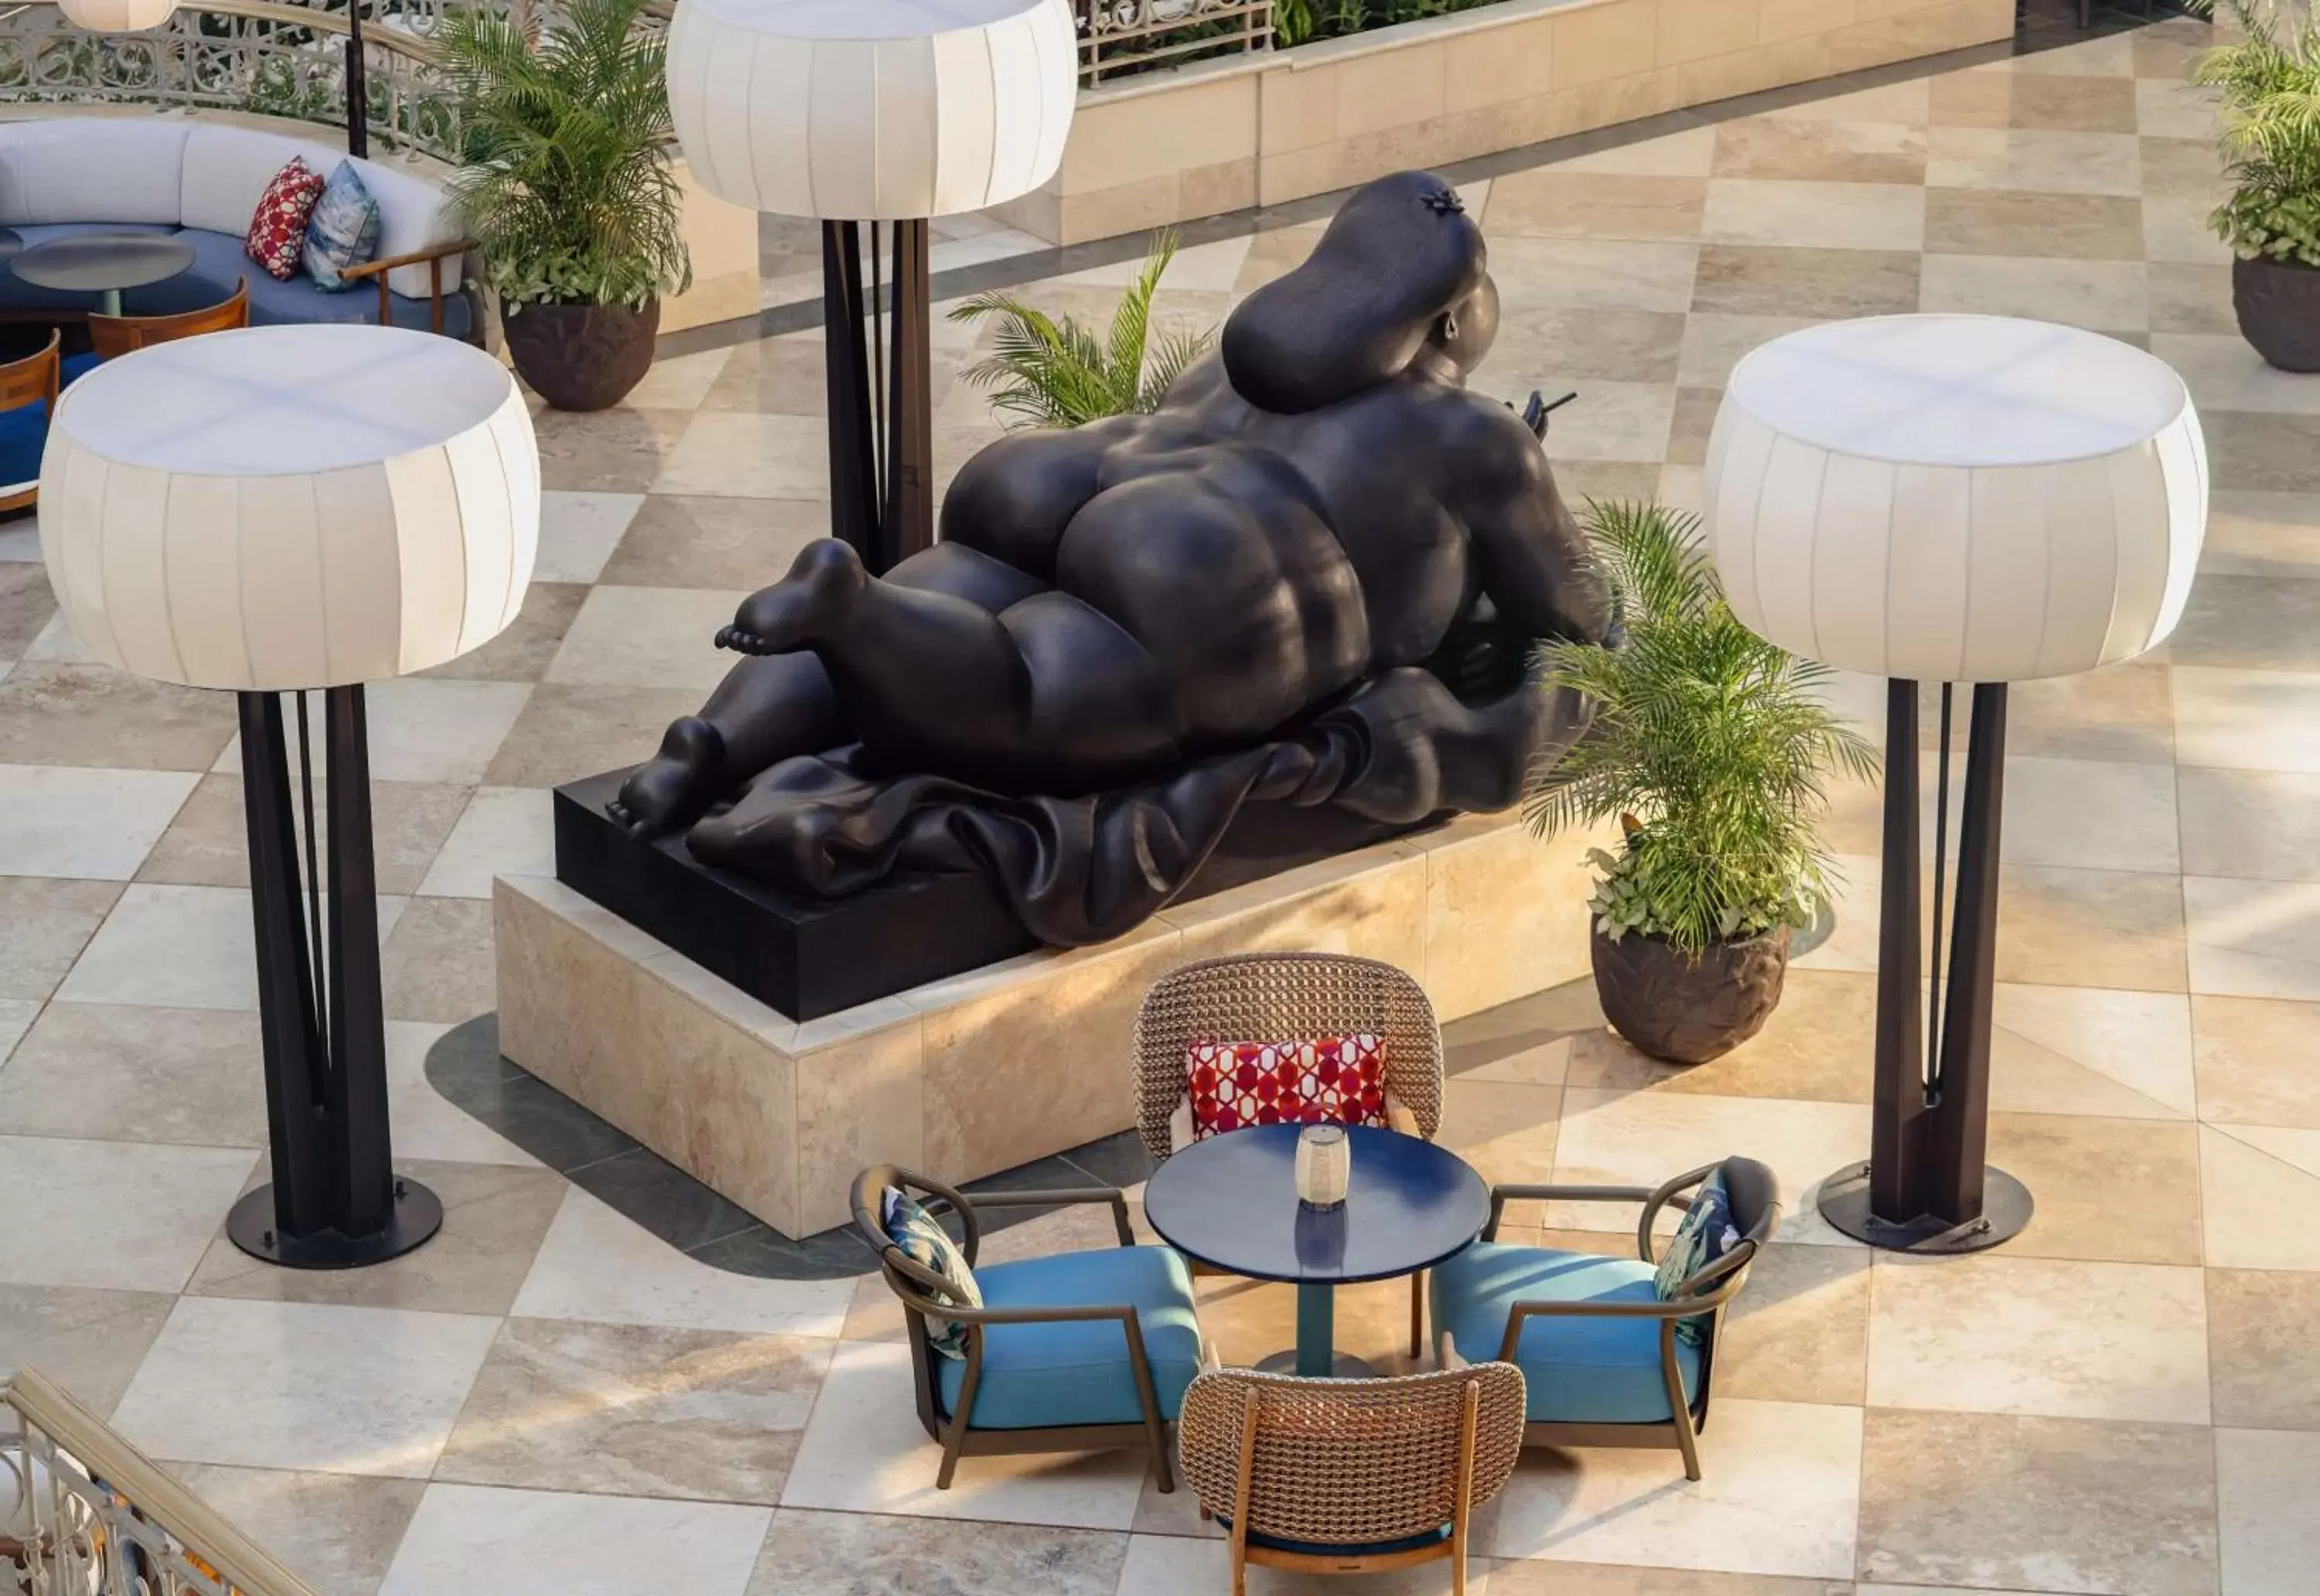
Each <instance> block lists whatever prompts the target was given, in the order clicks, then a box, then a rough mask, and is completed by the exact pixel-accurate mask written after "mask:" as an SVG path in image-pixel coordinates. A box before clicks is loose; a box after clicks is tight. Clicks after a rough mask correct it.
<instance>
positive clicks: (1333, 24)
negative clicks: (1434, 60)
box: [1273, 0, 1496, 49]
mask: <svg viewBox="0 0 2320 1596" xmlns="http://www.w3.org/2000/svg"><path fill="white" fill-rule="evenodd" d="M1495 3H1496V0H1273V37H1274V38H1275V39H1277V40H1278V41H1280V43H1281V44H1282V48H1284V49H1286V48H1288V47H1290V46H1292V45H1298V44H1304V43H1308V42H1310V41H1312V40H1315V39H1341V38H1343V37H1344V36H1345V35H1346V34H1348V33H1365V32H1369V31H1370V30H1371V29H1372V28H1390V27H1391V26H1393V24H1394V23H1412V22H1416V21H1418V19H1419V18H1421V17H1429V16H1447V15H1448V14H1450V13H1452V12H1454V11H1472V10H1473V9H1474V8H1475V7H1476V6H1479V5H1494V4H1495Z"/></svg>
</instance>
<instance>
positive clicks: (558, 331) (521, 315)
mask: <svg viewBox="0 0 2320 1596" xmlns="http://www.w3.org/2000/svg"><path fill="white" fill-rule="evenodd" d="M500 326H501V328H502V330H503V331H504V332H505V333H506V335H507V348H508V358H509V359H510V360H511V361H512V362H513V363H514V366H515V370H516V375H517V376H521V378H523V380H524V381H525V382H527V383H529V384H530V385H531V389H532V391H533V392H534V393H536V394H539V396H540V397H541V398H543V399H545V400H547V401H548V404H552V405H554V406H555V407H556V408H557V409H558V410H605V409H609V408H610V407H611V406H612V405H615V404H619V403H620V402H621V400H622V399H624V398H626V397H627V396H628V392H629V390H630V388H633V387H635V386H636V385H638V384H639V382H642V381H643V380H644V375H645V373H646V371H647V370H648V369H649V368H650V367H651V366H652V358H653V339H654V338H655V337H656V336H657V334H658V333H659V331H660V301H659V300H657V299H649V300H647V301H646V302H645V307H644V309H642V310H639V311H632V310H630V309H629V308H628V307H627V306H625V305H617V304H543V303H538V302H535V303H533V304H525V305H516V306H509V307H507V308H506V309H505V310H503V313H502V314H501V317H500Z"/></svg>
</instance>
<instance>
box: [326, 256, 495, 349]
mask: <svg viewBox="0 0 2320 1596" xmlns="http://www.w3.org/2000/svg"><path fill="white" fill-rule="evenodd" d="M475 247H476V240H473V239H455V240H452V241H451V242H450V243H448V244H430V245H428V246H427V248H425V249H413V250H412V251H410V252H409V253H408V254H404V255H389V256H387V257H386V258H384V259H381V260H366V261H364V262H363V263H362V264H361V265H360V266H350V267H348V268H346V269H345V270H344V271H341V272H340V273H339V276H340V277H343V278H345V279H346V280H347V281H348V282H349V283H358V282H361V281H362V280H364V279H365V278H371V279H375V280H376V282H377V284H378V324H379V325H380V326H382V327H392V326H394V301H393V300H392V299H390V298H389V297H388V296H387V286H386V274H387V273H389V272H391V271H393V270H394V268H396V267H399V266H424V267H425V268H427V330H428V331H430V332H439V333H440V332H441V331H443V262H444V261H446V260H449V261H452V262H453V263H454V269H456V268H457V263H458V259H459V258H461V257H463V256H465V255H466V254H467V251H468V250H470V249H474V248H475ZM451 286H452V287H453V288H454V289H457V288H458V286H459V285H458V282H457V281H456V280H454V281H453V283H452V285H451ZM481 339H482V330H481V329H480V328H478V329H476V334H475V338H474V340H471V341H480V340H481Z"/></svg>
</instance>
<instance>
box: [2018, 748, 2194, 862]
mask: <svg viewBox="0 0 2320 1596" xmlns="http://www.w3.org/2000/svg"><path fill="white" fill-rule="evenodd" d="M1998 852H1999V856H2000V857H2002V858H2004V859H2005V860H2006V861H2007V863H2009V864H2016V865H2062V866H2072V867H2075V868H2078V869H2084V870H2097V869H2102V870H2143V871H2152V872H2172V871H2175V870H2178V869H2181V868H2183V867H2184V866H2183V863H2182V856H2181V854H2180V851H2179V849H2178V847H2177V841H2176V819H2175V773H2174V772H2173V771H2172V770H2171V769H2170V768H2169V767H2168V766H2164V765H2125V764H2115V763H2111V762H2108V761H2102V760H2094V759H2044V758H2009V759H2007V761H2006V815H2005V825H2004V827H2003V829H2002V830H2001V831H2000V834H1999V840H1998Z"/></svg>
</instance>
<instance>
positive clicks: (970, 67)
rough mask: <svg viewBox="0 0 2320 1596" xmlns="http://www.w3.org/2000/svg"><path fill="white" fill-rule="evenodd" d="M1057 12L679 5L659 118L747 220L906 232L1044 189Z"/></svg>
mask: <svg viewBox="0 0 2320 1596" xmlns="http://www.w3.org/2000/svg"><path fill="white" fill-rule="evenodd" d="M1076 52H1077V45H1076V41H1075V37H1074V28H1073V22H1072V12H1071V6H1070V5H1069V0H681V4H679V5H678V6H677V8H676V19H675V23H672V24H671V27H670V32H669V45H668V87H669V106H670V110H671V112H672V113H673V114H674V116H675V122H676V134H677V139H678V141H679V142H680V143H682V144H683V145H684V154H685V159H686V160H687V161H688V162H689V163H690V165H691V167H692V169H693V177H695V178H696V179H698V180H699V181H700V183H701V184H702V186H703V187H705V188H707V189H708V190H709V192H711V194H714V195H718V196H720V198H723V199H729V200H731V201H732V202H734V203H735V204H740V205H746V206H748V208H749V209H751V210H754V211H771V212H774V213H778V214H781V215H786V216H816V217H824V218H829V219H831V220H840V221H857V222H873V221H888V222H891V221H911V220H915V219H919V218H922V217H929V216H947V215H954V214H956V213H960V212H965V211H976V210H981V209H982V208H983V207H984V206H985V205H993V204H999V203H1000V202H1001V201H1002V200H1009V199H1013V198H1015V197H1016V196H1017V195H1023V194H1028V193H1029V192H1030V191H1031V190H1032V189H1035V188H1037V187H1038V186H1040V185H1041V184H1042V183H1045V182H1046V181H1047V179H1048V178H1049V177H1053V176H1055V173H1056V168H1057V167H1058V166H1059V165H1060V164H1061V163H1062V161H1063V158H1064V141H1065V136H1066V135H1067V134H1068V133H1069V132H1070V131H1071V122H1072V107H1073V104H1074V101H1075V99H1076V98H1077V95H1078V92H1079V86H1078V85H1079V78H1078V72H1077V69H1076V59H1077V58H1076Z"/></svg>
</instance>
